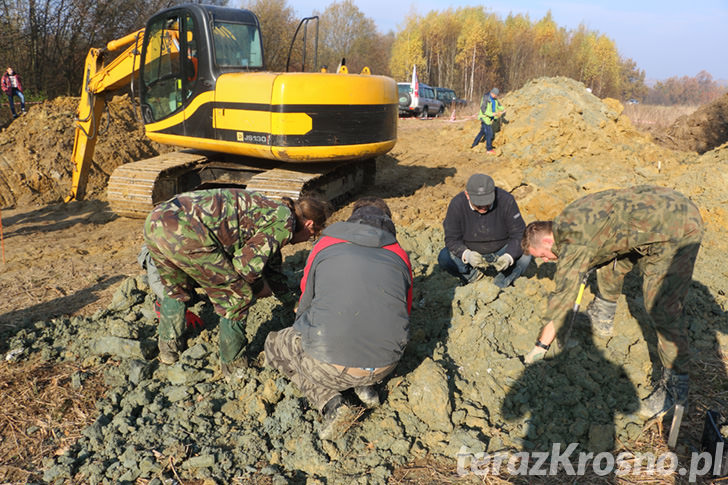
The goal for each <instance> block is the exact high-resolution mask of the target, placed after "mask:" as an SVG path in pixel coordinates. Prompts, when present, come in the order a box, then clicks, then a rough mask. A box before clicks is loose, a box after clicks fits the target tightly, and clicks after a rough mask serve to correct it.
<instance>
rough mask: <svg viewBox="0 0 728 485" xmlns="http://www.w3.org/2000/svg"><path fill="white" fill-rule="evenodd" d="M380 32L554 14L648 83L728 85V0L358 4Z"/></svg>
mask: <svg viewBox="0 0 728 485" xmlns="http://www.w3.org/2000/svg"><path fill="white" fill-rule="evenodd" d="M353 2H354V4H355V5H356V6H357V7H358V8H359V10H360V11H361V12H362V13H364V15H366V16H367V17H369V18H371V19H372V20H374V23H375V24H376V25H377V28H378V29H379V31H380V33H386V32H389V31H390V30H392V31H394V32H397V31H398V30H399V29H400V28H401V27H402V26H403V25H404V19H405V18H406V17H407V15H408V14H410V13H411V12H413V11H414V12H416V13H417V14H419V15H421V16H425V15H426V14H427V13H428V12H430V11H432V10H437V11H444V10H447V9H448V8H453V9H456V8H458V7H472V6H478V5H484V6H485V7H486V11H488V12H492V13H495V14H497V15H498V16H499V17H500V18H501V19H504V18H505V17H507V16H508V14H509V13H514V14H519V13H520V14H528V16H529V18H530V19H531V21H532V22H535V21H537V20H539V19H541V18H543V16H544V15H545V14H546V12H548V11H549V10H551V14H552V17H553V19H554V21H555V22H556V24H557V25H558V26H559V27H564V28H566V29H567V30H571V29H576V28H577V27H578V26H579V25H580V24H584V25H585V26H586V28H587V29H589V30H591V31H598V32H599V33H600V34H604V35H606V36H607V37H609V38H611V39H612V40H613V41H614V42H615V43H616V45H617V50H618V51H619V54H620V55H621V56H622V57H623V58H631V59H632V60H634V61H635V62H636V63H637V67H638V68H639V69H642V70H644V71H645V77H646V79H647V80H648V81H661V80H665V79H667V78H670V77H673V76H678V77H682V76H690V77H693V76H695V75H697V74H698V73H699V72H700V71H707V72H709V73H710V74H711V75H712V76H713V79H714V80H716V81H720V80H722V81H728V0H693V1H692V2H691V1H684V0H683V1H674V0H663V1H656V0H593V1H590V2H577V1H548V2H545V1H537V0H512V1H505V0H501V1H495V2H483V1H480V2H477V1H470V0H453V1H450V0H417V1H411V0H353ZM331 3H333V0H291V2H290V3H289V5H290V6H291V7H293V9H294V10H295V11H296V14H297V15H298V16H299V17H304V16H308V15H311V14H312V13H313V12H314V11H315V10H316V11H319V12H323V11H324V10H325V9H326V7H327V6H328V5H330V4H331Z"/></svg>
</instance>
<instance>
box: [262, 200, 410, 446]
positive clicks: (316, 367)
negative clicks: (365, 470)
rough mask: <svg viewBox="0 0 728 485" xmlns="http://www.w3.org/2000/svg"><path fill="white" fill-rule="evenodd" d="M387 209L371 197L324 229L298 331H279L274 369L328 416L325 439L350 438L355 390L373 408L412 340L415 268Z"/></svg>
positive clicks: (272, 340) (270, 342) (271, 341)
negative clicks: (350, 397) (348, 395)
mask: <svg viewBox="0 0 728 485" xmlns="http://www.w3.org/2000/svg"><path fill="white" fill-rule="evenodd" d="M391 215H392V214H391V211H390V209H389V207H388V206H387V204H386V203H385V202H384V201H383V200H382V199H379V198H375V197H368V198H364V199H360V200H358V201H357V202H356V203H355V204H354V209H353V212H352V214H351V217H349V219H348V220H347V221H346V222H337V223H336V224H333V225H331V226H329V227H328V228H326V229H325V230H324V231H323V237H322V238H321V239H320V240H319V241H318V242H317V243H316V245H315V246H314V248H313V250H312V251H311V253H310V254H309V256H308V260H307V261H306V266H305V269H304V273H303V277H302V279H301V292H302V293H301V298H300V300H299V304H298V308H297V311H296V320H295V322H294V324H293V326H292V327H289V328H286V329H284V330H281V331H279V332H271V333H270V334H269V335H268V337H267V338H266V341H265V359H266V363H267V364H268V365H270V366H272V367H274V368H276V369H278V370H279V371H280V372H282V373H283V374H284V375H285V376H286V377H288V378H289V379H290V380H291V381H292V382H293V383H294V384H295V385H296V386H297V387H298V388H299V389H300V390H301V391H302V392H303V394H304V395H305V396H306V398H307V399H308V401H309V402H310V403H311V405H312V406H313V407H315V408H316V409H317V410H319V411H320V412H321V413H322V415H323V419H322V425H321V429H320V431H319V436H320V437H321V438H322V439H334V438H336V437H337V436H336V435H337V434H340V433H343V431H344V428H345V426H346V423H347V422H348V420H349V419H353V417H352V408H351V407H350V406H349V403H347V402H346V401H345V400H344V398H343V396H342V395H341V392H342V391H344V390H346V389H350V388H353V389H354V392H355V394H356V395H357V397H358V398H359V399H360V400H361V402H362V403H363V404H364V405H365V406H366V407H374V406H377V405H379V395H378V393H377V390H376V389H375V388H374V387H373V386H374V384H376V383H378V382H380V381H381V380H382V379H383V378H384V377H386V376H387V375H388V374H390V373H391V372H392V371H393V370H394V368H395V367H396V365H397V362H399V360H400V358H401V357H402V353H403V352H404V348H405V346H406V344H407V341H408V338H409V314H410V311H411V308H412V267H411V265H410V261H409V257H408V256H407V253H405V251H404V250H403V249H402V248H401V246H400V245H399V243H398V242H397V238H396V230H395V227H394V223H393V222H392V219H391Z"/></svg>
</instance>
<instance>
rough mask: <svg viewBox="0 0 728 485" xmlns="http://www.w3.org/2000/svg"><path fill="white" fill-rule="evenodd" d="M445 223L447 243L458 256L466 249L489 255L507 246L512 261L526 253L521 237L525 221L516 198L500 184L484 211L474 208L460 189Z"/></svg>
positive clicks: (448, 211) (452, 202)
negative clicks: (477, 210)
mask: <svg viewBox="0 0 728 485" xmlns="http://www.w3.org/2000/svg"><path fill="white" fill-rule="evenodd" d="M442 225H443V228H444V229H445V245H446V246H447V248H448V249H449V250H450V251H451V252H452V253H453V254H455V256H457V257H459V258H461V257H462V256H463V252H464V251H465V250H466V249H470V250H473V251H477V252H479V253H481V254H489V253H494V252H496V251H498V250H499V249H500V248H502V247H503V246H505V245H508V247H507V249H506V252H507V253H508V254H510V255H511V257H513V261H515V260H517V259H518V258H520V257H521V254H523V251H522V250H521V239H522V238H523V232H524V231H525V230H526V224H525V223H524V222H523V218H522V217H521V212H520V211H519V210H518V204H517V203H516V199H514V198H513V196H512V195H511V194H509V193H508V192H506V191H505V190H503V189H501V188H499V187H496V188H495V202H494V204H493V207H492V208H491V209H490V210H489V211H488V212H486V213H485V214H480V213H479V212H475V211H474V210H473V209H471V208H470V204H469V202H468V198H467V197H466V196H465V192H460V193H459V194H458V195H456V196H455V197H454V198H453V199H452V201H451V202H450V205H449V206H448V208H447V215H446V216H445V221H444V222H443V223H442Z"/></svg>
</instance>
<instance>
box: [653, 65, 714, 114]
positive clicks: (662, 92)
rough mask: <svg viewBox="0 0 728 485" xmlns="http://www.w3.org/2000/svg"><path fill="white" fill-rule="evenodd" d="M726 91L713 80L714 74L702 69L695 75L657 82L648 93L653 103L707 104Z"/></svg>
mask: <svg viewBox="0 0 728 485" xmlns="http://www.w3.org/2000/svg"><path fill="white" fill-rule="evenodd" d="M725 93H726V88H725V87H721V86H720V85H719V84H718V83H716V82H715V81H713V76H711V75H710V73H708V72H706V71H700V72H699V73H698V74H697V75H696V76H695V77H689V76H682V77H677V76H675V77H671V78H668V79H666V80H665V81H661V82H658V83H656V84H655V85H654V86H653V87H652V88H650V90H649V91H648V93H647V102H648V103H651V104H662V105H668V106H669V105H675V104H688V105H689V104H705V103H710V102H712V101H715V100H716V99H718V98H719V97H721V96H723V95H724V94H725Z"/></svg>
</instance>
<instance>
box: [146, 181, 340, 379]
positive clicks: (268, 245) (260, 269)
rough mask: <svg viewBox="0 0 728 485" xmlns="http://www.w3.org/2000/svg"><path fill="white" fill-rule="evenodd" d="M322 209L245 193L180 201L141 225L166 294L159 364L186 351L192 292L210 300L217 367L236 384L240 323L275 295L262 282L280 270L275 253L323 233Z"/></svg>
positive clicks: (213, 192) (241, 361)
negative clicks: (216, 323)
mask: <svg viewBox="0 0 728 485" xmlns="http://www.w3.org/2000/svg"><path fill="white" fill-rule="evenodd" d="M326 217H327V207H326V205H325V204H324V203H322V202H320V201H318V200H315V199H311V198H302V199H300V200H299V201H296V202H293V201H292V200H291V199H289V198H284V200H283V201H282V202H279V201H273V200H270V199H267V198H265V197H263V196H262V195H260V194H257V193H254V192H247V191H245V190H242V189H210V190H199V191H195V192H188V193H183V194H179V195H177V196H175V197H173V198H172V199H170V200H168V201H166V202H163V203H161V204H159V205H158V206H157V207H155V208H154V210H152V212H151V213H150V214H149V216H148V217H147V220H146V222H145V224H144V239H145V243H146V246H147V248H148V249H149V254H150V255H151V257H152V259H153V261H154V264H155V266H156V268H157V271H158V272H159V277H160V280H161V282H162V285H163V286H164V289H165V290H166V297H165V298H162V301H161V302H160V303H161V304H160V307H161V308H160V318H159V351H160V354H159V358H160V360H161V361H162V362H163V363H165V364H172V363H174V362H176V361H177V359H178V357H179V355H178V354H179V352H181V351H182V350H183V349H184V346H185V342H184V337H183V333H184V330H185V313H186V302H188V301H189V300H190V298H191V296H192V292H193V291H194V290H193V287H194V286H195V285H196V286H199V287H200V288H201V289H202V290H204V292H205V293H206V294H207V296H208V297H209V299H210V301H211V302H212V304H213V306H214V308H215V311H216V313H218V314H219V315H220V317H221V319H220V343H219V345H220V362H221V367H222V371H223V374H224V375H225V376H226V378H228V379H234V378H235V377H236V375H234V374H235V373H236V372H237V369H244V368H245V367H246V366H247V362H246V360H245V357H244V356H243V347H244V345H245V328H244V327H245V319H246V317H247V313H248V308H249V306H250V305H251V303H252V302H253V301H254V299H255V298H256V297H258V298H261V297H265V296H270V295H271V294H272V290H271V286H274V287H275V285H273V282H272V281H268V279H269V278H267V277H266V276H267V275H269V274H273V275H275V274H276V273H279V272H278V271H275V269H273V270H268V269H267V268H268V267H269V266H280V264H281V261H282V258H281V255H280V249H281V248H282V247H283V246H284V245H286V244H295V243H298V242H303V241H307V240H309V239H310V238H311V237H312V236H314V235H316V234H318V233H319V232H320V231H321V230H322V229H323V227H324V224H325V222H326Z"/></svg>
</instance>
